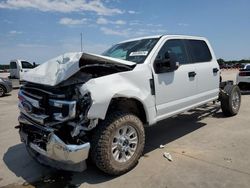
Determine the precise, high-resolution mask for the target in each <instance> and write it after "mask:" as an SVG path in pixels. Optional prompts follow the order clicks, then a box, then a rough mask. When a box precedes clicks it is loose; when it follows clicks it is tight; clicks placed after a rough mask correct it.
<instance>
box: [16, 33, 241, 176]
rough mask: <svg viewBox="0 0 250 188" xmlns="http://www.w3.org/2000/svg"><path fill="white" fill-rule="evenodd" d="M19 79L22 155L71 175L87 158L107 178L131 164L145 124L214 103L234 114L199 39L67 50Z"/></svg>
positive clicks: (233, 91) (235, 95)
mask: <svg viewBox="0 0 250 188" xmlns="http://www.w3.org/2000/svg"><path fill="white" fill-rule="evenodd" d="M24 80H25V84H24V85H23V86H22V87H21V88H20V91H19V95H18V97H19V109H20V116H19V125H18V126H17V127H16V128H18V129H19V133H20V137H21V141H22V142H24V143H25V145H26V148H27V151H28V152H29V154H30V155H31V156H32V157H33V158H35V159H36V160H37V161H39V162H41V163H43V164H47V165H50V166H52V167H55V168H59V169H66V170H77V171H82V170H84V169H86V163H85V161H86V159H87V158H89V157H90V158H91V159H92V161H93V162H94V163H95V164H96V166H97V167H98V168H99V169H100V170H102V171H104V172H105V173H108V174H112V175H119V174H122V173H125V172H127V171H129V170H130V169H132V168H133V167H134V166H135V165H136V164H137V162H138V160H139V158H140V156H141V154H142V152H143V148H144V143H145V133H144V127H145V126H152V125H154V124H156V123H157V122H159V121H161V120H163V119H166V118H168V117H171V116H174V115H177V114H180V113H182V112H184V111H187V110H189V109H192V108H195V107H198V106H201V105H204V104H206V103H208V102H214V101H220V102H221V109H222V112H223V113H224V114H225V115H226V116H233V115H236V114H237V113H238V111H239V108H240V103H241V94H240V90H239V88H238V86H236V85H233V83H232V81H227V82H220V69H219V65H218V63H217V61H216V57H215V55H214V52H213V50H212V48H211V46H210V44H209V42H208V41H207V39H205V38H203V37H193V36H179V35H162V36H151V37H143V38H137V39H132V40H127V41H124V42H121V43H118V44H116V45H114V46H113V47H111V48H110V49H109V50H107V51H106V52H104V53H103V54H102V55H94V54H89V53H67V54H64V55H62V56H59V57H56V58H54V59H51V60H49V61H47V62H45V63H43V64H41V65H40V66H39V67H37V68H35V69H33V70H30V71H29V72H28V73H27V74H25V75H24ZM156 136H157V135H156Z"/></svg>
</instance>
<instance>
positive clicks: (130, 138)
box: [91, 112, 145, 175]
mask: <svg viewBox="0 0 250 188" xmlns="http://www.w3.org/2000/svg"><path fill="white" fill-rule="evenodd" d="M94 131H95V132H94V134H93V139H92V143H91V158H92V160H93V162H94V163H95V164H96V166H97V167H98V168H99V169H100V170H102V171H103V172H105V173H107V174H110V175H121V174H124V173H126V172H128V171H129V170H131V169H132V168H133V167H135V165H136V164H137V162H138V160H139V158H140V156H141V154H142V152H143V149H144V144H145V133H144V127H143V124H142V122H141V120H140V119H139V118H138V117H136V116H135V115H133V114H130V113H124V112H113V113H111V114H109V115H108V117H107V118H106V119H105V120H104V121H103V122H101V123H100V124H99V125H98V127H97V128H96V129H95V130H94Z"/></svg>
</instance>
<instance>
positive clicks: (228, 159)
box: [224, 158, 232, 163]
mask: <svg viewBox="0 0 250 188" xmlns="http://www.w3.org/2000/svg"><path fill="white" fill-rule="evenodd" d="M224 160H225V161H226V162H228V163H231V162H232V159H230V158H224Z"/></svg>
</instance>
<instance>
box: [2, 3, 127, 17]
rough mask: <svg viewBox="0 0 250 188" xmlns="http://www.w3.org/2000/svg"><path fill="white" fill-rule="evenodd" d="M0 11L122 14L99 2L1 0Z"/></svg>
mask: <svg viewBox="0 0 250 188" xmlns="http://www.w3.org/2000/svg"><path fill="white" fill-rule="evenodd" d="M0 8H2V9H37V10H40V11H43V12H48V11H50V12H62V13H69V12H81V11H90V12H95V13H96V14H98V15H106V16H107V15H114V14H122V13H123V11H122V10H120V9H118V8H108V7H106V6H105V5H104V4H103V2H102V1H101V0H91V1H87V0H60V1H59V0H42V1H40V0H2V1H1V2H0Z"/></svg>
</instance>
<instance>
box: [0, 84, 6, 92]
mask: <svg viewBox="0 0 250 188" xmlns="http://www.w3.org/2000/svg"><path fill="white" fill-rule="evenodd" d="M0 87H2V88H3V89H4V91H5V92H7V89H6V88H5V86H4V85H2V84H0Z"/></svg>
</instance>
